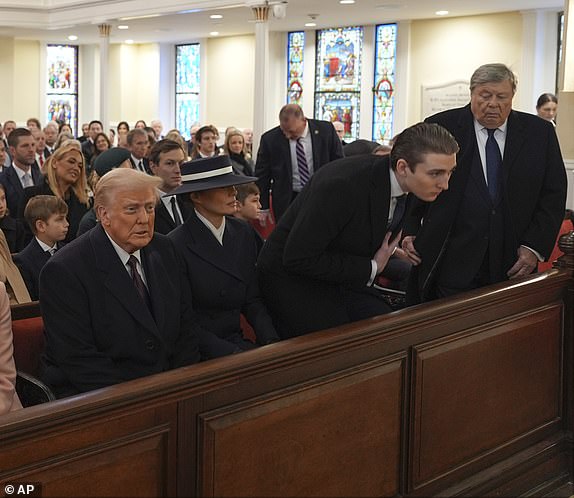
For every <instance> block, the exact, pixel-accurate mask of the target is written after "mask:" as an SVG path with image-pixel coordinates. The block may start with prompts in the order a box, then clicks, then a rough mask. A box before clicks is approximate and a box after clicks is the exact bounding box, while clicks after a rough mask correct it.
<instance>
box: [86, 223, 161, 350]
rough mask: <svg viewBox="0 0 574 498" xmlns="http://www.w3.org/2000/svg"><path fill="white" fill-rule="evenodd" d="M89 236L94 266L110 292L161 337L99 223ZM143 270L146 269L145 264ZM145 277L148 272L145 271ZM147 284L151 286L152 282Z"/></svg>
mask: <svg viewBox="0 0 574 498" xmlns="http://www.w3.org/2000/svg"><path fill="white" fill-rule="evenodd" d="M90 238H91V239H92V245H93V248H94V255H95V260H96V267H97V268H98V269H99V270H100V271H101V272H102V273H104V274H105V278H104V284H105V286H106V288H107V289H108V291H109V292H110V294H112V295H113V296H114V297H115V298H116V299H117V301H118V302H119V303H120V304H121V305H122V306H124V307H125V308H126V310H127V311H128V312H129V313H130V314H131V315H132V317H133V318H134V319H135V320H136V321H137V322H139V323H140V324H141V325H142V326H143V327H145V328H146V329H147V330H150V331H151V332H152V333H153V334H154V335H156V336H157V337H158V338H160V339H161V334H160V332H159V330H158V327H157V325H156V322H155V321H154V318H153V317H152V316H151V313H150V311H149V309H148V307H147V306H146V304H145V303H144V302H143V301H142V300H141V298H140V297H139V295H138V293H137V291H136V289H135V287H134V284H133V282H132V279H131V277H130V275H129V273H128V271H127V269H126V268H125V267H124V265H123V264H122V262H121V260H120V258H119V256H118V254H117V253H116V250H115V249H114V247H113V246H112V243H111V242H110V240H109V239H108V237H107V235H106V233H105V231H104V229H103V228H102V226H101V225H98V226H97V227H96V228H94V229H93V230H91V231H90ZM150 266H151V265H150ZM144 271H146V268H145V266H144ZM152 275H153V272H152ZM147 278H148V273H147V271H146V279H147ZM154 279H155V277H152V282H153V280H154ZM149 285H150V286H151V285H152V284H149ZM154 293H155V291H154ZM154 311H155V308H154Z"/></svg>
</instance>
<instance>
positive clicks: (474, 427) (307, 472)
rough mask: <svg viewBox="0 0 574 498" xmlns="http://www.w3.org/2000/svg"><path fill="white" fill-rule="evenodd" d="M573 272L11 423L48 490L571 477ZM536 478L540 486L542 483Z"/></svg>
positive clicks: (25, 468)
mask: <svg viewBox="0 0 574 498" xmlns="http://www.w3.org/2000/svg"><path fill="white" fill-rule="evenodd" d="M571 301H572V287H571V272H570V271H567V270H560V271H558V270H552V271H550V272H547V273H545V274H541V275H538V276H534V277H530V278H528V279H525V280H522V281H520V282H513V283H511V284H501V285H497V286H492V287H489V288H488V289H484V290H483V291H476V292H472V293H467V294H465V295H462V296H460V297H456V298H452V299H448V300H443V301H440V302H437V303H434V304H425V305H421V306H417V307H414V308H410V309H406V310H402V311H399V312H396V313H393V314H391V315H387V316H385V317H380V318H374V319H371V320H366V321H363V322H360V323H356V324H352V325H349V326H345V327H340V328H338V329H333V330H327V331H322V332H318V333H315V334H311V335H309V336H306V337H300V338H295V339H292V340H289V341H285V342H283V343H278V344H273V345H270V346H267V347H264V348H260V349H258V350H254V351H249V352H246V353H242V354H240V355H233V356H231V357H226V358H222V359H219V360H215V361H210V362H206V363H204V364H200V365H194V366H191V367H186V368H182V369H178V370H175V371H172V372H166V373H163V374H159V375H155V376H151V377H148V378H144V379H139V380H135V381H132V382H127V383H124V384H122V385H118V386H114V387H110V388H106V389H102V390H100V391H95V392H92V393H88V394H85V395H80V396H76V397H73V398H70V399H65V400H60V401H56V402H53V403H48V404H45V405H40V406H36V407H32V408H28V409H26V410H22V411H20V412H19V413H18V412H16V413H12V414H10V415H7V416H6V417H4V418H3V419H2V420H0V448H2V451H1V452H0V485H4V484H5V483H11V482H21V481H32V482H38V483H41V484H42V487H43V496H77V495H78V493H79V491H78V490H85V491H86V493H88V494H92V495H98V496H112V495H113V496H164V495H168V496H182V497H184V496H185V497H187V496H313V495H315V496H358V495H362V496H394V495H399V494H400V495H403V496H431V495H436V494H439V493H440V494H443V495H449V494H450V495H469V496H470V495H474V496H481V495H484V494H485V493H497V494H504V493H506V494H520V493H523V492H526V491H527V490H531V489H532V488H534V487H536V486H543V485H544V483H556V482H559V481H560V480H561V479H566V478H568V476H570V475H571V474H570V468H571V465H570V464H571V454H572V441H571V433H572V421H571V419H572V412H571V406H572V392H573V389H572V387H573V386H572V380H571V379H572V359H573V357H574V355H573V353H572V349H573V348H572V318H571V316H572V306H571ZM540 489H542V488H540Z"/></svg>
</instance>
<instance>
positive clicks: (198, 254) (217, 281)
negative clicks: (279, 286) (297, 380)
mask: <svg viewBox="0 0 574 498" xmlns="http://www.w3.org/2000/svg"><path fill="white" fill-rule="evenodd" d="M169 238H170V239H172V240H173V241H174V243H175V245H176V247H177V248H178V250H179V251H180V253H181V255H182V258H183V259H184V260H185V265H186V267H187V272H188V274H189V280H188V285H189V287H190V289H191V293H192V296H193V306H194V311H195V312H196V314H197V317H198V320H199V322H200V324H201V326H202V328H203V329H204V330H205V335H204V336H203V337H202V338H201V339H200V347H201V349H202V354H203V355H205V356H206V357H208V358H212V357H217V356H223V355H226V354H229V353H233V352H235V351H236V350H237V346H236V344H240V346H239V347H240V348H241V347H242V346H241V341H242V333H241V327H240V324H239V319H240V314H241V313H243V314H244V315H245V318H247V321H248V322H249V323H250V324H251V326H252V327H253V329H254V331H255V335H256V337H257V342H258V343H259V344H268V343H270V342H274V341H277V340H279V337H278V335H277V333H276V332H275V328H274V327H273V324H272V322H271V317H270V316H269V314H268V313H267V309H266V308H265V306H264V304H263V301H262V299H261V297H260V294H259V286H258V285H257V279H256V273H255V263H256V261H257V251H258V247H257V240H256V237H255V234H254V233H253V230H252V229H251V227H250V226H249V225H248V224H247V223H245V222H244V221H241V220H238V219H236V218H227V220H226V227H225V233H224V236H223V246H222V245H221V244H220V243H219V242H218V241H217V240H216V238H215V237H214V235H213V234H212V233H211V232H210V231H209V229H208V228H207V227H206V226H205V225H204V224H203V223H202V222H201V220H200V219H199V218H198V217H197V215H196V214H195V211H192V212H191V213H190V215H189V217H188V218H187V221H186V222H185V223H184V224H183V225H181V226H180V227H178V228H176V229H175V230H173V231H172V232H170V234H169Z"/></svg>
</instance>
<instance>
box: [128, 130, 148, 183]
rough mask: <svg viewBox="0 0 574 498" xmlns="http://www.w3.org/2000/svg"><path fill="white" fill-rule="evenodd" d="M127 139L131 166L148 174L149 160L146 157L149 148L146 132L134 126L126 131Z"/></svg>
mask: <svg viewBox="0 0 574 498" xmlns="http://www.w3.org/2000/svg"><path fill="white" fill-rule="evenodd" d="M127 141H128V147H127V149H128V150H129V151H130V153H131V156H130V161H131V163H132V168H134V169H136V170H138V171H141V172H143V173H148V174H150V173H151V172H150V170H149V162H148V160H147V157H146V156H147V153H148V150H149V137H148V134H147V132H146V131H145V130H143V129H142V128H134V129H133V130H130V131H129V132H128V136H127Z"/></svg>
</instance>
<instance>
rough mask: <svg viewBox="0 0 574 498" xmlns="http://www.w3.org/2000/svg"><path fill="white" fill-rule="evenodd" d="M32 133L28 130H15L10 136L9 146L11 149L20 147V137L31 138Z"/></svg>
mask: <svg viewBox="0 0 574 498" xmlns="http://www.w3.org/2000/svg"><path fill="white" fill-rule="evenodd" d="M31 136H32V132H31V131H30V130H29V129H28V128H14V130H12V133H10V135H8V145H9V146H10V147H18V143H19V142H20V137H31Z"/></svg>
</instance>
